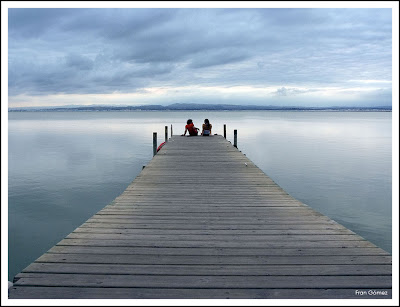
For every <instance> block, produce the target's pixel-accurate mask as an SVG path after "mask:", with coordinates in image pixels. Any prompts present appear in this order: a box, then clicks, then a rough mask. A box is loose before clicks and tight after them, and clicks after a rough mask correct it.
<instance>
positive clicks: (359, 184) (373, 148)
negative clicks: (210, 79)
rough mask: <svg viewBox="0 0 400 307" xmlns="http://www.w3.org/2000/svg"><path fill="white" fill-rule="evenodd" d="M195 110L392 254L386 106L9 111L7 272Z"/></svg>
mask: <svg viewBox="0 0 400 307" xmlns="http://www.w3.org/2000/svg"><path fill="white" fill-rule="evenodd" d="M188 118H192V119H193V121H194V123H195V125H196V126H197V127H201V124H202V122H203V120H204V119H205V118H208V119H209V120H210V122H211V123H212V125H213V131H212V132H213V133H218V134H223V125H224V124H226V125H227V139H228V140H230V141H231V142H233V130H234V129H237V130H238V148H239V149H240V150H241V151H242V152H243V153H245V154H246V155H247V156H248V157H249V158H250V159H251V160H252V161H253V162H254V163H255V164H256V165H257V166H258V167H260V168H261V169H262V170H263V171H264V172H265V173H266V174H267V175H268V176H270V177H271V178H272V179H273V180H274V181H275V182H276V183H278V184H279V185H280V186H281V187H282V188H284V189H285V190H286V191H287V192H288V193H289V194H291V195H292V196H294V197H295V198H297V199H299V200H300V201H302V202H303V203H305V204H307V205H309V206H310V207H312V208H313V209H315V210H317V211H319V212H321V213H323V214H325V215H327V216H329V217H330V218H332V219H334V220H336V221H337V222H339V223H341V224H343V225H344V226H346V227H348V228H349V229H351V230H353V231H355V232H356V233H358V234H360V235H361V236H363V237H364V238H366V239H368V240H369V241H371V242H373V243H374V244H376V245H378V246H379V247H381V248H383V249H385V250H387V251H389V252H391V248H392V245H391V231H392V224H391V210H392V162H391V161H392V160H391V159H392V134H391V133H392V119H391V113H386V112H378V113H372V112H286V111H285V112H278V111H272V112H271V111H260V112H253V111H251V112H244V111H243V112H242V111H241V112H43V113H42V112H38V113H31V112H29V113H9V123H8V129H9V135H8V167H9V169H8V176H9V177H8V184H9V188H8V200H9V203H8V222H9V227H8V229H9V274H8V276H9V280H12V278H13V276H15V275H16V274H17V273H19V272H20V271H21V270H22V269H24V268H25V267H26V266H27V265H29V264H30V263H31V262H33V261H34V260H35V259H36V258H38V257H39V256H41V255H42V254H43V253H45V252H46V251H47V250H48V249H49V248H51V247H52V246H53V245H54V244H56V243H57V242H59V241H60V240H62V239H63V238H64V237H65V236H66V235H68V234H69V233H70V232H72V231H73V230H74V229H75V228H76V227H78V226H80V225H81V224H82V223H84V222H85V221H86V220H87V219H88V218H89V217H91V216H92V215H93V214H95V213H96V212H97V211H99V210H101V209H102V208H103V207H104V206H106V205H107V204H108V203H110V202H111V201H112V200H113V199H114V198H115V197H117V196H118V195H119V194H121V193H122V192H123V191H124V190H125V188H126V187H127V186H128V185H129V183H130V182H131V181H132V180H133V179H134V178H135V177H136V176H137V175H138V174H139V172H140V171H141V169H142V166H143V165H146V164H147V163H148V162H149V161H150V160H151V158H152V150H153V149H152V135H153V132H157V133H158V143H161V142H163V141H164V127H165V126H166V125H167V126H168V128H169V131H170V129H171V124H172V125H173V133H174V134H181V133H183V131H184V125H185V123H186V120H187V119H188Z"/></svg>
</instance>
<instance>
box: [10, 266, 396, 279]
mask: <svg viewBox="0 0 400 307" xmlns="http://www.w3.org/2000/svg"><path fill="white" fill-rule="evenodd" d="M25 273H60V274H61V273H65V274H117V275H171V276H174V275H179V276H180V275H183V276H184V275H187V276H201V275H209V276H210V275H217V276H223V275H224V276H231V275H232V276H296V275H312V276H350V275H356V276H359V275H360V276H361V275H366V276H373V275H376V276H384V275H387V276H389V275H391V274H392V270H391V266H390V265H363V264H359V265H251V266H243V265H196V266H193V265H179V266H177V265H160V264H152V265H137V264H136V265H132V264H131V265H128V264H109V263H107V264H92V263H90V264H87V263H85V264H82V263H67V264H64V265H59V263H37V262H35V263H33V264H31V265H30V266H28V267H27V268H25V269H24V271H23V274H19V275H17V276H16V278H17V279H19V278H23V277H29V276H35V275H27V274H25Z"/></svg>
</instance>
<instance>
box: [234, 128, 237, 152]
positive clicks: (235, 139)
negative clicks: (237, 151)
mask: <svg viewBox="0 0 400 307" xmlns="http://www.w3.org/2000/svg"><path fill="white" fill-rule="evenodd" d="M233 146H235V147H236V148H237V130H236V129H235V130H233Z"/></svg>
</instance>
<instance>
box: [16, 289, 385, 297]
mask: <svg viewBox="0 0 400 307" xmlns="http://www.w3.org/2000/svg"><path fill="white" fill-rule="evenodd" d="M12 290H13V291H10V296H9V298H11V299H14V298H18V299H35V298H36V299H37V298H42V299H60V298H65V299H310V298H313V299H391V298H392V290H391V289H379V290H376V289H368V288H359V289H228V288H226V289H200V288H197V289H157V288H156V289H148V288H76V287H54V286H52V287H13V288H12ZM356 291H357V292H356Z"/></svg>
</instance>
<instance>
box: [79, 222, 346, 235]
mask: <svg viewBox="0 0 400 307" xmlns="http://www.w3.org/2000/svg"><path fill="white" fill-rule="evenodd" d="M83 228H96V229H143V230H146V229H147V230H150V229H153V230H179V231H181V232H182V230H192V231H194V230H202V231H207V230H219V231H221V230H231V231H235V230H246V231H249V230H256V231H257V230H260V231H269V230H281V231H285V230H287V231H292V230H299V231H302V230H304V231H307V230H308V231H318V230H332V231H333V230H335V229H336V230H347V229H346V228H344V227H343V226H342V225H339V224H335V223H309V224H281V223H279V224H237V225H227V224H225V225H220V224H208V223H203V224H201V223H200V224H198V223H196V224H194V223H191V224H186V223H159V222H158V223H146V224H144V223H132V222H129V223H117V224H115V223H109V222H108V221H107V222H106V221H99V222H89V221H87V222H85V223H84V224H82V225H81V226H80V227H79V228H78V229H83ZM349 231H350V230H349Z"/></svg>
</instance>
